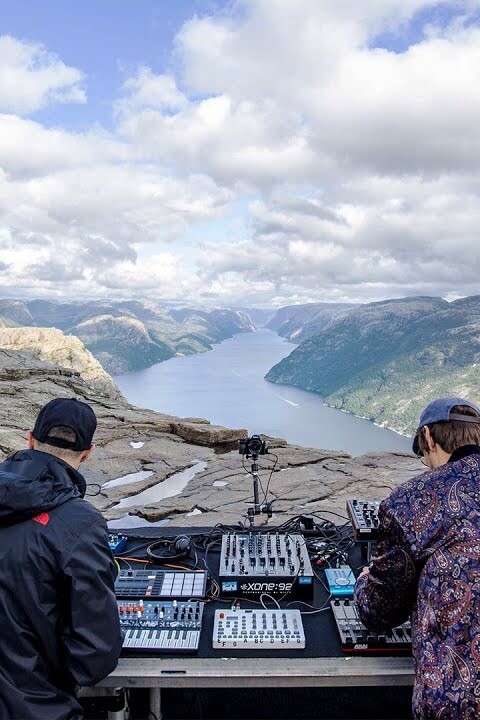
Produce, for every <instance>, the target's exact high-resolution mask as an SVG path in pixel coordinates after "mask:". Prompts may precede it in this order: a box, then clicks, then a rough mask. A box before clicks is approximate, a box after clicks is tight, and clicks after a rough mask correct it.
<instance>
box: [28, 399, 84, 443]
mask: <svg viewBox="0 0 480 720" xmlns="http://www.w3.org/2000/svg"><path fill="white" fill-rule="evenodd" d="M59 426H63V427H67V428H69V430H72V431H73V432H74V433H75V436H76V440H75V442H72V441H70V440H63V439H62V438H57V437H51V436H50V435H49V433H50V431H51V430H52V429H53V428H55V427H59ZM96 428H97V418H96V417H95V413H94V412H93V410H92V408H91V407H90V405H87V404H86V403H84V402H81V400H77V399H76V398H55V400H50V402H48V403H47V404H46V405H44V406H43V407H42V409H41V410H40V412H39V413H38V416H37V419H36V421H35V427H34V428H33V430H32V435H33V437H34V438H35V440H38V442H42V443H47V444H48V445H54V446H55V447H60V448H66V449H69V450H88V449H89V448H90V447H91V446H92V438H93V434H94V432H95V430H96Z"/></svg>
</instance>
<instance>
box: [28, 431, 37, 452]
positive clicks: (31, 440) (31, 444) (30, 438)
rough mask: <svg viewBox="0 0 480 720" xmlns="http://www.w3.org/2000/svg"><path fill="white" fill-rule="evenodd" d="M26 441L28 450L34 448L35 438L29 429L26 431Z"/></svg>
mask: <svg viewBox="0 0 480 720" xmlns="http://www.w3.org/2000/svg"><path fill="white" fill-rule="evenodd" d="M27 443H28V449H29V450H34V449H35V438H34V437H33V433H32V431H31V430H29V431H28V435H27Z"/></svg>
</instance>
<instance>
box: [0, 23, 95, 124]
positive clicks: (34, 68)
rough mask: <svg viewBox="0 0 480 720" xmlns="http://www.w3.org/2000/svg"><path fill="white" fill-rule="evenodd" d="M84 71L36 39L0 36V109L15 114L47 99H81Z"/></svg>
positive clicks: (24, 111)
mask: <svg viewBox="0 0 480 720" xmlns="http://www.w3.org/2000/svg"><path fill="white" fill-rule="evenodd" d="M83 80H84V74H83V73H82V72H81V71H80V70H77V69H76V68H73V67H68V65H65V64H64V63H63V62H62V61H61V60H59V58H57V57H56V56H55V55H53V54H52V53H49V52H47V50H45V48H44V47H43V46H42V45H40V44H37V43H26V42H21V41H19V40H17V39H16V38H13V37H10V36H9V35H3V36H0V112H13V113H18V114H19V115H24V114H28V113H32V112H34V111H35V110H39V109H40V108H42V107H44V106H45V105H46V104H47V103H49V102H60V103H84V102H86V95H85V91H84V89H83V88H82V82H83Z"/></svg>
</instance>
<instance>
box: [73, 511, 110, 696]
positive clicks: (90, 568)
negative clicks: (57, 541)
mask: <svg viewBox="0 0 480 720" xmlns="http://www.w3.org/2000/svg"><path fill="white" fill-rule="evenodd" d="M64 574H65V578H66V581H67V582H66V585H67V588H68V590H67V595H68V602H67V605H68V610H67V617H65V632H64V637H63V642H64V648H65V653H66V664H67V669H68V671H69V674H70V675H71V677H72V679H73V681H74V682H75V684H77V685H94V684H95V683H96V682H99V681H100V680H101V679H102V678H104V677H106V676H107V675H108V674H109V673H110V672H112V670H114V669H115V667H116V666H117V662H118V657H119V655H120V650H121V647H122V636H121V632H120V620H119V615H118V609H117V603H116V600H115V594H114V579H115V576H116V569H115V564H114V559H113V555H112V552H111V550H110V548H109V545H108V531H107V527H106V524H105V521H104V519H103V518H102V517H101V515H100V514H99V515H98V518H97V519H96V521H95V522H94V523H93V524H92V525H91V526H90V527H88V528H86V530H85V531H84V532H83V533H82V534H81V536H79V537H78V538H77V540H76V542H75V543H74V545H73V547H72V548H71V549H70V552H69V554H68V556H67V558H66V561H65V566H64Z"/></svg>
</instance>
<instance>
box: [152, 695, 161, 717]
mask: <svg viewBox="0 0 480 720" xmlns="http://www.w3.org/2000/svg"><path fill="white" fill-rule="evenodd" d="M150 720H162V697H161V695H160V688H150Z"/></svg>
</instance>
